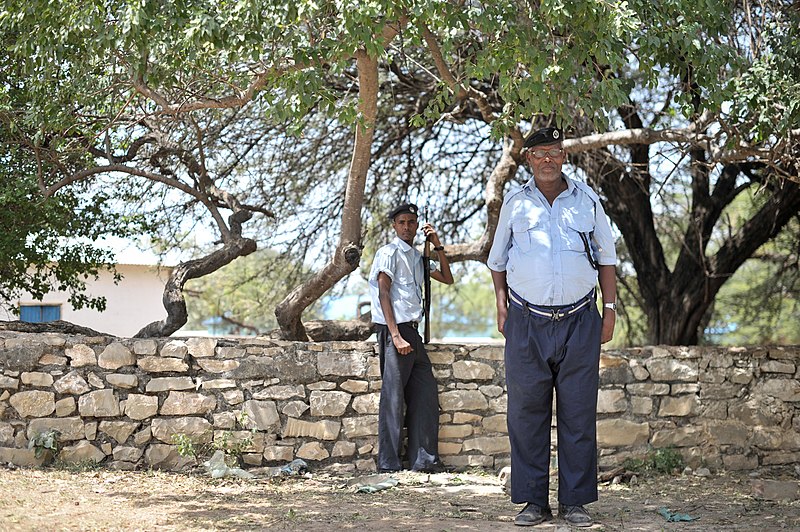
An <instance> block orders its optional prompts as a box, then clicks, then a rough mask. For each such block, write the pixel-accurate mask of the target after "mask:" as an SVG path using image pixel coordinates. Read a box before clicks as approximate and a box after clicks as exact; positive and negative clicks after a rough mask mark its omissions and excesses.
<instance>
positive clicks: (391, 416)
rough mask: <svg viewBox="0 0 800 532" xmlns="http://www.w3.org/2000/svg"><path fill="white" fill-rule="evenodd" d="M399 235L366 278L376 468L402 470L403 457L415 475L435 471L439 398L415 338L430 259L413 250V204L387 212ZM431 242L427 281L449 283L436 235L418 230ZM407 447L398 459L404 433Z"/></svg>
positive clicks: (437, 464)
mask: <svg viewBox="0 0 800 532" xmlns="http://www.w3.org/2000/svg"><path fill="white" fill-rule="evenodd" d="M389 218H390V219H391V220H392V228H393V229H394V230H395V233H396V234H397V237H396V238H395V239H394V240H392V242H390V243H389V244H387V245H385V246H383V247H382V248H380V249H379V250H378V252H377V253H376V254H375V260H374V261H373V263H372V269H371V270H370V274H369V285H370V294H371V296H372V321H373V322H374V323H375V328H376V329H377V333H378V334H377V336H378V354H379V355H380V369H381V378H382V384H381V397H380V404H379V407H378V469H379V470H380V471H383V472H392V471H399V470H401V469H403V459H404V458H405V460H407V462H408V467H409V468H410V469H413V470H416V471H438V470H440V469H442V467H443V466H442V464H441V461H440V460H439V451H438V440H439V397H438V390H437V385H436V379H434V377H433V368H432V366H431V361H430V359H429V358H428V354H427V352H426V351H425V345H424V344H423V341H422V338H421V337H420V335H419V331H418V330H417V329H418V326H419V321H420V320H421V319H422V315H423V301H422V284H423V275H424V273H425V270H424V268H430V263H429V261H426V260H424V259H423V256H422V254H421V253H420V252H419V251H417V250H416V249H415V248H414V247H413V243H414V237H415V236H416V233H417V229H418V228H419V222H418V220H417V206H416V205H414V204H413V203H404V204H402V205H400V206H398V207H397V208H395V209H393V210H392V212H391V213H389ZM422 230H423V232H424V233H425V235H426V236H427V237H428V238H429V239H430V241H431V242H432V243H433V246H434V247H433V249H434V251H435V252H436V253H437V257H438V259H439V264H440V269H439V270H435V271H431V274H430V275H431V279H435V280H436V281H439V282H441V283H445V284H452V283H453V275H452V273H451V272H450V265H449V263H448V261H447V256H446V255H445V252H444V246H442V243H441V241H440V240H439V236H438V235H437V234H436V231H434V229H433V227H432V226H431V225H430V224H425V225H424V226H423V227H422ZM404 423H406V426H407V428H408V445H407V446H406V454H405V456H401V449H402V429H403V424H404Z"/></svg>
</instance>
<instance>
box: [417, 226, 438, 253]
mask: <svg viewBox="0 0 800 532" xmlns="http://www.w3.org/2000/svg"><path fill="white" fill-rule="evenodd" d="M422 232H423V233H425V237H426V238H427V239H429V240H430V241H431V243H432V244H433V245H434V246H436V247H437V248H438V247H439V246H441V245H442V241H441V240H439V235H437V234H436V230H435V229H434V228H433V226H432V225H431V224H425V225H423V226H422Z"/></svg>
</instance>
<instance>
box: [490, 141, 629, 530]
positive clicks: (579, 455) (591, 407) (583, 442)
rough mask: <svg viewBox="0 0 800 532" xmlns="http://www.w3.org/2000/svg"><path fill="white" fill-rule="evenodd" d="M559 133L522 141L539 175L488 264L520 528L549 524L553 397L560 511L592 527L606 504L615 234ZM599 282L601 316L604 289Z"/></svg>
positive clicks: (509, 204) (504, 221)
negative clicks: (602, 393)
mask: <svg viewBox="0 0 800 532" xmlns="http://www.w3.org/2000/svg"><path fill="white" fill-rule="evenodd" d="M564 156H565V155H564V150H563V148H562V133H561V131H560V130H559V129H557V128H545V129H542V130H539V131H537V132H535V133H534V134H533V135H531V136H530V137H529V138H528V140H527V141H526V143H525V158H526V161H527V162H528V164H529V166H530V168H531V170H532V172H533V178H532V179H531V180H530V181H528V183H526V184H525V185H524V186H523V187H522V188H521V189H520V190H518V191H515V192H512V193H510V194H508V195H507V196H506V198H505V200H504V202H503V206H502V208H501V211H500V219H499V222H498V226H497V231H496V233H495V236H494V242H493V244H492V248H491V251H490V252H489V258H488V260H487V265H488V266H489V268H490V269H491V273H492V282H493V284H494V288H495V296H496V297H495V299H496V304H497V327H498V330H499V331H500V332H501V333H502V334H503V335H504V336H505V338H506V347H505V366H506V384H507V387H508V433H509V439H510V442H511V500H512V502H514V503H526V506H525V507H524V508H523V509H522V511H521V512H520V513H519V514H518V515H517V516H516V518H515V519H514V523H515V524H517V525H521V526H530V525H536V524H538V523H541V522H543V521H546V520H549V519H552V517H553V515H552V511H551V509H550V503H549V467H550V426H551V421H552V401H553V390H555V392H556V412H557V417H558V422H557V430H558V474H559V482H558V502H559V514H560V516H561V517H563V518H564V519H565V520H566V521H567V522H568V523H569V524H571V525H574V526H591V525H592V523H593V521H592V518H591V516H590V515H589V514H588V512H587V511H586V509H585V508H584V507H583V505H584V504H587V503H590V502H594V501H596V500H597V435H596V410H597V387H598V381H599V360H600V344H601V343H602V342H607V341H609V340H611V337H612V336H613V332H614V325H615V319H616V315H615V313H616V272H615V265H616V260H617V257H616V252H615V250H614V238H613V236H612V234H611V228H610V226H609V223H608V220H607V219H606V216H605V212H604V211H603V207H602V205H601V204H600V200H599V198H598V197H597V194H595V192H594V191H593V190H592V189H591V188H589V187H588V186H587V185H585V184H584V183H581V182H579V181H575V180H573V179H570V178H568V177H567V176H566V175H564V174H563V173H562V171H561V169H562V165H563V162H564ZM598 280H599V283H600V290H601V293H602V298H603V302H604V304H603V316H602V318H601V316H600V315H599V314H598V311H597V306H596V303H595V287H596V285H597V283H598Z"/></svg>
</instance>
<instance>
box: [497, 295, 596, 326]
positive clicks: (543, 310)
mask: <svg viewBox="0 0 800 532" xmlns="http://www.w3.org/2000/svg"><path fill="white" fill-rule="evenodd" d="M508 298H509V300H510V301H511V304H512V305H515V306H516V307H517V308H521V309H523V310H527V311H528V312H530V313H531V314H536V315H537V316H542V317H544V318H550V319H551V320H553V321H558V320H560V319H561V318H566V317H567V316H571V315H572V314H575V313H576V312H578V311H579V310H581V309H582V308H584V307H586V306H587V305H588V304H589V303H591V302H592V301H594V290H592V291H591V292H589V293H588V294H586V296H584V297H583V298H581V299H579V300H578V301H577V302H575V303H573V304H571V305H567V306H564V307H546V306H541V305H533V304H531V303H528V302H527V301H525V300H524V299H522V298H521V297H520V296H519V294H517V293H516V292H514V291H513V290H511V289H510V288H509V289H508Z"/></svg>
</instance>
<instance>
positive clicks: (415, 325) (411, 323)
mask: <svg viewBox="0 0 800 532" xmlns="http://www.w3.org/2000/svg"><path fill="white" fill-rule="evenodd" d="M397 325H411V326H412V327H414V328H415V329H419V322H418V321H404V322H403V323H398V324H397Z"/></svg>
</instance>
